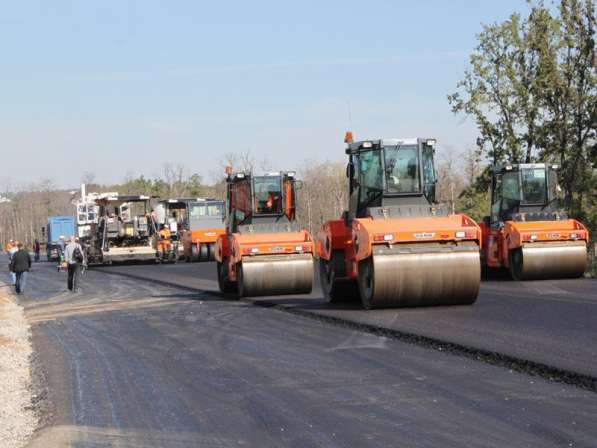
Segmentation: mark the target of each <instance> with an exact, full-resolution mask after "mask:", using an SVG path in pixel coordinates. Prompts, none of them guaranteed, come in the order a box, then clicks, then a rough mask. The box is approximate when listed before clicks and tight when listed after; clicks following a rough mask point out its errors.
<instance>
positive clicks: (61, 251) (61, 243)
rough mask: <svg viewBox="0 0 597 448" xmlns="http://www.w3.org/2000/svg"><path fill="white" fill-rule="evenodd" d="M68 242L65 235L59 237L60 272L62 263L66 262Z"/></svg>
mask: <svg viewBox="0 0 597 448" xmlns="http://www.w3.org/2000/svg"><path fill="white" fill-rule="evenodd" d="M65 246H66V243H65V241H64V235H60V238H58V249H57V250H58V272H60V271H62V264H63V263H64V249H65Z"/></svg>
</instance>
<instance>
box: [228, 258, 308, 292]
mask: <svg viewBox="0 0 597 448" xmlns="http://www.w3.org/2000/svg"><path fill="white" fill-rule="evenodd" d="M241 265H242V266H241V269H239V272H240V278H239V279H238V284H239V295H240V296H241V297H245V296H273V295H279V294H309V293H310V292H311V289H312V288H313V256H312V255H311V254H280V255H259V256H254V257H243V259H242V263H241Z"/></svg>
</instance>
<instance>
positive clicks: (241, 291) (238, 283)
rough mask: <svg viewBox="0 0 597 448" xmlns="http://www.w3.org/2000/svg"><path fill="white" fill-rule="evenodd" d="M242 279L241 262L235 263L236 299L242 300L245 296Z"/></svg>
mask: <svg viewBox="0 0 597 448" xmlns="http://www.w3.org/2000/svg"><path fill="white" fill-rule="evenodd" d="M244 281H245V280H244V277H243V264H242V262H239V263H236V298H237V299H242V298H243V297H244V296H245V284H244Z"/></svg>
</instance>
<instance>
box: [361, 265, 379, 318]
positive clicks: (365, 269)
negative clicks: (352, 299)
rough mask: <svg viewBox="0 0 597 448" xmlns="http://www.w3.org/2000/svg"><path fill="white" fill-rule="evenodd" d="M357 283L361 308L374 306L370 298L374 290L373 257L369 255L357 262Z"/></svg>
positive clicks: (368, 308) (367, 308)
mask: <svg viewBox="0 0 597 448" xmlns="http://www.w3.org/2000/svg"><path fill="white" fill-rule="evenodd" d="M358 284H359V293H360V295H361V303H362V304H363V308H365V309H366V310H370V309H372V308H374V306H373V303H372V300H373V294H374V292H375V272H374V270H373V259H372V258H371V257H369V258H367V259H365V260H363V261H361V262H360V263H359V280H358Z"/></svg>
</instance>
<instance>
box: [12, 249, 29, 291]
mask: <svg viewBox="0 0 597 448" xmlns="http://www.w3.org/2000/svg"><path fill="white" fill-rule="evenodd" d="M29 269H31V255H29V251H28V250H26V249H25V248H23V245H22V244H21V243H17V251H16V252H15V253H14V255H13V256H12V258H11V259H10V270H11V272H14V274H15V291H16V293H17V294H21V293H22V292H23V291H24V290H25V284H26V283H27V273H28V272H29Z"/></svg>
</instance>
